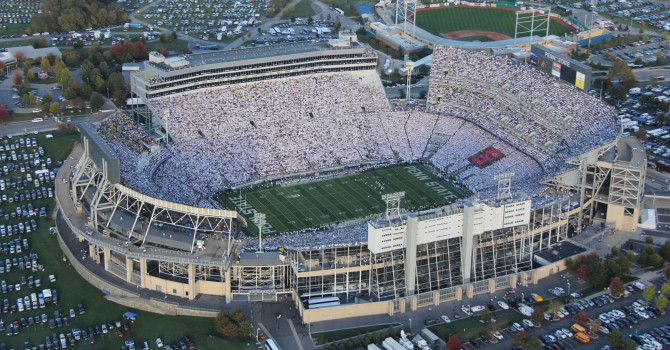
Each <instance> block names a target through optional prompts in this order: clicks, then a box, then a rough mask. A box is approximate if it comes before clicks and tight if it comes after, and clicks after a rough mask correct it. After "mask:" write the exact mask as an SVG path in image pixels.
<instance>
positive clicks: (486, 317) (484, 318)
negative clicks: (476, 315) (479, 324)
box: [481, 307, 491, 323]
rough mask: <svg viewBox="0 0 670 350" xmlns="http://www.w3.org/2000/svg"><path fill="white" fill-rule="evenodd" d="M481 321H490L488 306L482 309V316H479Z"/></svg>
mask: <svg viewBox="0 0 670 350" xmlns="http://www.w3.org/2000/svg"><path fill="white" fill-rule="evenodd" d="M481 319H482V321H484V323H489V322H490V321H491V312H490V311H489V308H487V307H485V308H484V311H482V316H481Z"/></svg>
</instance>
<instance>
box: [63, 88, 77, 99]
mask: <svg viewBox="0 0 670 350" xmlns="http://www.w3.org/2000/svg"><path fill="white" fill-rule="evenodd" d="M63 97H65V99H67V100H71V99H73V98H75V97H77V90H75V89H74V88H73V87H71V86H68V87H66V88H65V89H64V90H63Z"/></svg>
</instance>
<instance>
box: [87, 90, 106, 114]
mask: <svg viewBox="0 0 670 350" xmlns="http://www.w3.org/2000/svg"><path fill="white" fill-rule="evenodd" d="M104 103H105V101H104V100H103V98H102V94H100V93H99V92H97V91H95V92H93V93H92V94H91V103H90V106H91V109H92V110H93V111H94V112H97V111H98V110H99V109H100V107H102V105H103V104H104Z"/></svg>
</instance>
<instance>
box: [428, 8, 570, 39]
mask: <svg viewBox="0 0 670 350" xmlns="http://www.w3.org/2000/svg"><path fill="white" fill-rule="evenodd" d="M515 21H516V15H515V14H514V11H511V10H503V9H495V8H473V7H446V8H438V9H431V10H423V11H419V12H418V13H417V14H416V25H417V26H419V27H421V28H423V29H425V30H426V31H428V32H430V33H432V34H435V35H441V34H447V33H450V32H454V31H460V30H483V31H491V32H497V33H502V34H505V35H507V36H509V37H512V38H514V25H515ZM538 29H540V33H538V35H544V33H545V32H544V30H546V27H543V28H538ZM568 32H569V30H568V28H566V27H564V26H563V25H561V24H559V23H558V22H556V21H555V20H553V19H552V20H551V23H550V25H549V34H554V35H559V36H561V35H564V34H565V33H568Z"/></svg>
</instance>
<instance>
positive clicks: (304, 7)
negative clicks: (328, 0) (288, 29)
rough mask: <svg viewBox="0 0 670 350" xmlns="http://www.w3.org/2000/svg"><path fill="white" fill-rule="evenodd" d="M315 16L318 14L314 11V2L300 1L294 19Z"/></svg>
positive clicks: (296, 6)
mask: <svg viewBox="0 0 670 350" xmlns="http://www.w3.org/2000/svg"><path fill="white" fill-rule="evenodd" d="M314 14H316V12H314V10H312V2H311V1H309V0H300V2H299V3H297V4H296V5H295V12H293V16H294V17H302V18H307V17H312V16H314Z"/></svg>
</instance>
